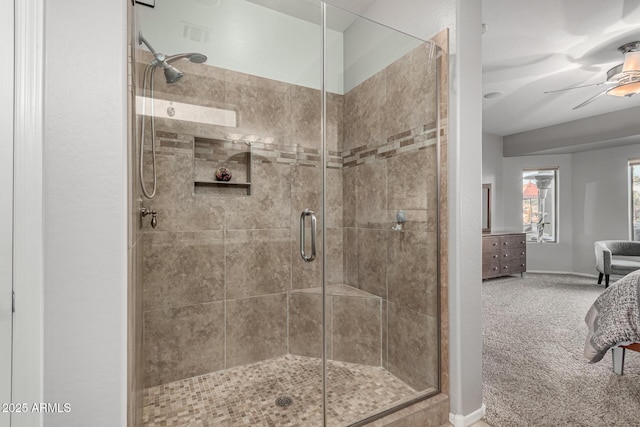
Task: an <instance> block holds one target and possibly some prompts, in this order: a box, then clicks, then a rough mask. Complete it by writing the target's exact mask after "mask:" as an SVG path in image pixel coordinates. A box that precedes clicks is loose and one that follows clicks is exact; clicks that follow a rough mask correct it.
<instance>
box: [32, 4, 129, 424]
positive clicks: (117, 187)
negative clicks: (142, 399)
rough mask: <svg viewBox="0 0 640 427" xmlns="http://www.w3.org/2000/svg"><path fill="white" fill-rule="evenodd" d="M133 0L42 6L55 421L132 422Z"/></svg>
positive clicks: (49, 350) (49, 381) (49, 377)
mask: <svg viewBox="0 0 640 427" xmlns="http://www.w3.org/2000/svg"><path fill="white" fill-rule="evenodd" d="M126 22H127V20H126V3H125V2H122V1H86V0H50V1H47V2H46V6H45V40H46V48H45V64H46V65H45V67H46V68H45V116H44V117H45V121H44V146H45V153H44V158H45V161H44V211H45V216H44V218H45V221H44V240H45V247H44V274H45V282H44V399H45V401H46V402H59V403H70V404H71V412H70V413H67V414H55V413H54V414H46V415H45V418H44V424H45V425H46V426H47V427H56V426H60V427H75V426H77V427H86V426H92V427H102V426H104V427H114V426H124V425H125V420H126V315H127V310H126V309H127V304H126V291H127V266H126V260H127V240H126V232H127V222H126V185H125V180H126V176H127V174H126V165H127V163H126V123H127V122H126V93H127V86H126V84H127V74H126V73H127V65H126V58H127V43H126Z"/></svg>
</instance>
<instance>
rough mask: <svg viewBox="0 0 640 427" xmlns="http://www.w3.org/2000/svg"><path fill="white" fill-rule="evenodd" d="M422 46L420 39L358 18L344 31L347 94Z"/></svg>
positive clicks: (345, 89) (345, 87)
mask: <svg viewBox="0 0 640 427" xmlns="http://www.w3.org/2000/svg"><path fill="white" fill-rule="evenodd" d="M343 13H344V12H343ZM422 43H423V41H422V40H420V39H414V38H412V37H409V36H407V35H406V34H403V33H400V32H398V31H394V30H391V29H389V28H387V27H384V26H382V25H378V24H375V23H372V22H371V21H368V20H366V19H362V18H359V19H357V20H356V21H355V22H353V24H351V26H349V28H347V30H346V31H345V32H344V92H345V93H347V92H349V91H350V90H351V89H353V88H354V87H356V86H357V85H359V84H360V83H362V82H363V81H365V80H367V79H368V78H369V77H371V76H373V75H374V74H376V73H377V72H379V71H381V70H383V69H384V68H386V67H387V66H388V65H389V64H391V63H393V62H394V61H396V60H397V59H399V58H401V57H402V56H403V55H405V54H406V53H408V52H410V51H412V50H413V49H415V48H416V47H418V46H419V45H420V44H422ZM434 61H435V59H434ZM425 71H426V70H425Z"/></svg>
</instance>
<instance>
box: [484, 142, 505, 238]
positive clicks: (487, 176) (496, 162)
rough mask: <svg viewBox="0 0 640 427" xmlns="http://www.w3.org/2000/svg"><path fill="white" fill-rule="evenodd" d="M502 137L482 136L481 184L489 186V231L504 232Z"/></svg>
mask: <svg viewBox="0 0 640 427" xmlns="http://www.w3.org/2000/svg"><path fill="white" fill-rule="evenodd" d="M502 163H503V162H502V137H501V136H499V135H493V134H489V133H483V134H482V183H483V184H491V231H493V232H499V231H502V230H504V190H503V188H502V178H503V177H502Z"/></svg>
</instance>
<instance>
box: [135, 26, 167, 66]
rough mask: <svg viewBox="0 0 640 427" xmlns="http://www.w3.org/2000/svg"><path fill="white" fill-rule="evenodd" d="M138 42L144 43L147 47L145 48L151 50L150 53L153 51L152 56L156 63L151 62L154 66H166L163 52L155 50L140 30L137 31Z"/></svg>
mask: <svg viewBox="0 0 640 427" xmlns="http://www.w3.org/2000/svg"><path fill="white" fill-rule="evenodd" d="M138 44H144V45H145V46H146V47H147V49H149V50H150V51H151V53H153V56H154V57H155V58H156V59H155V62H156V63H155V64H153V65H154V66H155V67H157V66H159V65H160V66H162V67H163V68H166V66H165V64H166V62H165V61H166V58H165V56H164V54H163V53H158V52H156V50H155V49H154V48H153V47H152V46H151V45H150V44H149V42H148V41H147V39H145V38H144V36H143V35H142V31H140V32H139V33H138Z"/></svg>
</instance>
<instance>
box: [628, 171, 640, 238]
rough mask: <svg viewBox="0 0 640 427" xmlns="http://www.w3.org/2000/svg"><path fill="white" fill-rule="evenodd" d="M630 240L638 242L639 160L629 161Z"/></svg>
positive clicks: (639, 209) (639, 235)
mask: <svg viewBox="0 0 640 427" xmlns="http://www.w3.org/2000/svg"><path fill="white" fill-rule="evenodd" d="M629 188H630V189H631V198H630V199H631V200H630V203H629V206H631V240H640V159H637V160H629Z"/></svg>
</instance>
